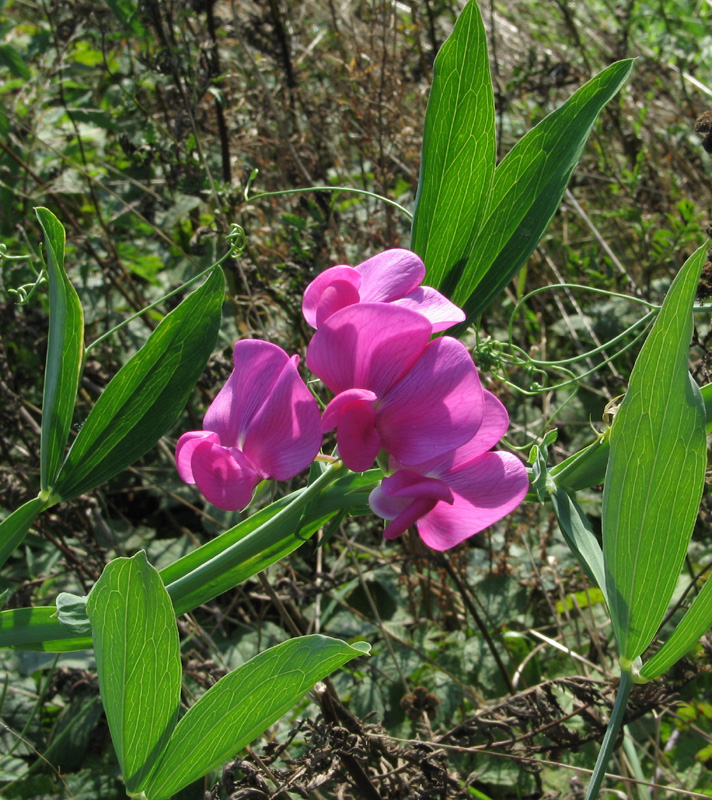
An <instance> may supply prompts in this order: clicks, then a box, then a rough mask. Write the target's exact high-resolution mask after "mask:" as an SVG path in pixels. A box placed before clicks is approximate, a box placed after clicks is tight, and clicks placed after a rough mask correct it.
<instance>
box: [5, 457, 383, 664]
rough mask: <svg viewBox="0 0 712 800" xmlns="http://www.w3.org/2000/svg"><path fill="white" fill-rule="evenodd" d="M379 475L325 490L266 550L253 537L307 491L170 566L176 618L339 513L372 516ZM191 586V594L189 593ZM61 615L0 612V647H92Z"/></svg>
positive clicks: (43, 610) (41, 610)
mask: <svg viewBox="0 0 712 800" xmlns="http://www.w3.org/2000/svg"><path fill="white" fill-rule="evenodd" d="M378 476H380V470H371V471H369V472H365V473H362V474H354V473H348V474H346V475H344V476H343V477H341V478H339V479H338V480H336V481H335V482H334V483H333V484H331V485H329V486H327V487H326V489H325V490H324V491H323V492H322V493H321V494H320V495H319V499H318V502H314V503H313V504H311V505H310V506H308V507H307V508H306V509H305V510H304V517H303V518H302V517H300V515H299V514H297V515H296V516H295V517H294V518H293V517H290V520H291V522H292V523H293V524H292V525H291V526H289V525H284V526H282V525H280V526H279V531H277V532H273V534H272V535H273V536H274V538H273V541H272V542H271V544H269V546H266V544H265V538H264V536H262V537H250V534H251V533H253V531H255V530H256V529H257V528H258V527H260V526H261V525H264V524H265V523H266V522H267V521H268V520H269V519H271V518H272V517H273V516H274V515H275V514H277V513H278V512H279V511H281V510H282V509H284V508H285V507H286V506H287V505H288V504H289V502H291V501H292V500H294V499H295V498H296V497H298V496H299V495H300V494H301V493H302V492H303V491H304V490H303V489H300V490H298V491H297V492H293V493H292V494H290V495H288V496H287V497H284V498H281V499H280V500H277V501H276V502H274V503H272V504H270V505H269V506H267V507H266V508H263V509H260V510H259V511H257V512H256V513H255V514H253V515H252V516H250V517H248V518H247V519H245V520H243V521H242V522H240V523H238V524H237V525H235V526H234V527H233V528H231V529H230V530H228V531H225V533H223V534H221V535H220V536H218V537H217V538H216V539H212V540H211V541H209V542H207V543H206V544H204V545H203V546H202V547H199V548H198V549H197V550H194V551H193V552H191V553H188V554H187V555H186V556H184V557H183V558H180V559H178V560H177V561H175V562H174V563H173V564H170V565H169V566H168V567H166V568H165V569H163V570H162V571H161V573H160V576H161V579H162V581H163V582H164V584H166V585H167V586H168V589H169V592H172V593H173V594H174V597H173V598H172V599H173V604H174V613H175V614H181V613H185V612H187V611H191V610H192V609H193V608H195V607H196V606H198V605H200V604H202V603H205V602H208V600H210V599H212V598H213V597H215V596H217V595H218V594H221V593H222V592H225V591H227V590H228V589H231V588H233V587H234V586H237V585H238V584H239V583H241V582H242V581H245V580H247V579H248V578H251V577H252V576H253V575H255V574H257V573H258V572H261V571H262V570H263V569H266V568H267V567H268V566H270V564H273V563H275V561H277V560H278V559H280V558H282V557H283V556H284V555H285V554H288V553H291V552H292V551H293V550H296V548H297V547H300V546H301V545H302V544H304V542H305V541H306V540H307V539H308V537H309V536H311V535H312V534H314V532H315V531H317V530H318V529H319V528H320V527H322V526H323V525H324V524H325V523H326V522H327V520H328V519H330V518H331V517H332V516H333V515H334V514H335V513H337V512H338V511H339V510H340V509H343V508H346V509H348V511H349V513H350V514H352V515H359V514H367V513H369V506H368V495H369V493H370V491H371V489H372V488H373V485H374V482H375V481H376V480H378ZM280 537H281V538H280ZM238 542H244V545H243V547H242V548H239V549H238V550H237V553H236V555H235V563H234V564H233V565H232V566H230V565H225V564H224V563H221V566H220V569H216V571H215V573H214V575H213V576H212V579H211V580H207V579H205V576H204V574H203V576H201V580H199V581H196V582H195V585H193V586H191V583H190V582H188V583H186V581H182V579H184V578H186V576H188V575H189V574H190V573H191V572H192V571H193V570H198V569H199V568H200V567H201V566H203V565H204V564H206V563H207V562H209V561H210V560H211V559H215V558H217V557H219V555H220V554H221V553H223V552H224V551H225V550H226V549H227V548H228V547H231V546H233V545H235V544H236V543H238ZM181 581H182V583H181ZM170 584H173V586H172V587H171V586H170ZM186 585H187V586H188V590H187V591H184V589H185V587H186ZM56 613H57V612H56V609H55V608H50V607H38V608H24V609H13V610H12V611H0V647H17V648H23V649H30V650H45V651H48V652H57V653H64V652H69V651H72V650H84V649H86V648H89V647H91V640H90V639H87V638H86V637H80V636H76V634H73V633H72V631H71V630H69V629H68V628H66V627H65V626H63V625H62V624H61V623H60V621H59V620H58V619H56V618H55V617H56ZM18 615H19V616H18ZM30 623H31V624H30Z"/></svg>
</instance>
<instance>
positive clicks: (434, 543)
mask: <svg viewBox="0 0 712 800" xmlns="http://www.w3.org/2000/svg"><path fill="white" fill-rule="evenodd" d="M448 484H449V486H450V488H451V489H452V491H453V494H454V495H455V502H454V503H453V504H452V505H448V504H446V503H438V504H437V505H436V506H435V507H434V508H433V510H432V511H430V512H429V513H428V514H426V515H425V516H424V517H422V518H421V520H420V521H419V522H418V533H419V534H420V537H421V539H422V540H423V541H424V542H425V544H427V545H428V547H432V548H433V550H448V549H449V548H450V547H454V546H455V545H457V544H459V543H460V542H462V541H464V540H465V539H467V538H468V537H470V536H473V535H474V534H476V533H479V532H480V531H482V530H484V529H485V528H487V527H489V526H490V525H492V524H493V523H495V522H497V521H498V520H500V519H502V517H504V516H506V515H507V514H509V513H510V511H513V510H514V509H515V508H516V507H517V506H518V505H519V504H520V503H521V502H522V500H523V499H524V495H526V493H527V491H528V489H529V479H528V477H527V471H526V468H525V467H524V464H522V462H521V461H520V460H519V459H518V458H517V457H516V456H515V455H513V454H512V453H502V452H495V453H485V454H484V455H482V456H481V457H480V458H478V459H476V460H475V461H473V462H471V463H470V464H469V465H468V466H467V467H465V468H464V469H462V470H460V471H459V472H458V473H457V474H456V475H451V476H450V477H449V478H448Z"/></svg>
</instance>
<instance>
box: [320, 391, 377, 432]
mask: <svg viewBox="0 0 712 800" xmlns="http://www.w3.org/2000/svg"><path fill="white" fill-rule="evenodd" d="M376 399H377V395H376V394H375V393H374V392H371V391H369V390H368V389H348V390H347V391H345V392H341V394H337V395H336V397H335V398H334V399H333V400H332V401H331V402H330V403H329V405H328V406H327V407H326V408H325V409H324V414H323V415H322V418H321V432H322V433H327V432H328V431H332V430H333V429H334V428H335V427H336V426H337V425H338V424H339V420H340V419H341V412H342V411H343V410H344V408H345V407H346V406H347V405H349V403H353V402H355V401H356V400H365V401H367V402H369V403H372V402H373V401H374V400H376Z"/></svg>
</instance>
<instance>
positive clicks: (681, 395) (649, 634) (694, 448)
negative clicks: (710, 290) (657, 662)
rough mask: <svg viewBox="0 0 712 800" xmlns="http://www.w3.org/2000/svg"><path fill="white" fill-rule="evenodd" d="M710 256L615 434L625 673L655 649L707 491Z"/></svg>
mask: <svg viewBox="0 0 712 800" xmlns="http://www.w3.org/2000/svg"><path fill="white" fill-rule="evenodd" d="M706 249H707V248H706V247H701V248H700V249H699V250H697V252H696V253H695V254H694V255H693V256H691V257H690V258H689V259H688V260H687V262H686V263H685V265H684V266H683V267H682V269H681V270H680V272H679V274H678V275H677V277H676V278H675V280H674V282H673V284H672V286H671V287H670V290H669V291H668V294H667V297H666V298H665V302H664V303H663V307H662V309H661V311H660V314H659V315H658V318H657V319H656V321H655V325H654V327H653V329H652V331H651V332H650V334H649V336H648V338H647V340H646V341H645V344H644V345H643V348H642V350H641V352H640V354H639V356H638V359H637V361H636V363H635V366H634V368H633V371H632V373H631V376H630V381H629V384H628V391H627V393H626V396H625V399H624V400H623V403H622V404H621V406H620V408H619V410H618V412H617V413H616V416H615V418H614V421H613V425H612V427H611V434H610V456H609V459H608V469H607V471H606V481H605V487H604V492H603V516H602V523H603V554H604V563H605V569H606V593H607V596H608V603H609V608H610V612H611V618H612V620H613V626H614V631H615V635H616V640H617V642H618V650H619V657H620V660H621V664H622V665H623V667H624V668H627V667H628V666H629V665H630V664H632V662H633V661H634V659H635V658H636V657H637V656H639V655H641V653H642V652H643V651H644V650H645V648H646V647H647V646H648V645H649V644H650V642H651V640H652V638H653V636H654V635H655V633H656V631H657V629H658V626H659V625H660V623H661V621H662V619H663V616H664V615H665V612H666V611H667V608H668V604H669V602H670V599H671V597H672V593H673V591H674V588H675V584H676V582H677V579H678V576H679V574H680V570H681V568H682V563H683V560H684V558H685V554H686V552H687V546H688V544H689V541H690V537H691V535H692V529H693V526H694V523H695V519H696V517H697V510H698V507H699V503H700V499H701V497H702V490H703V488H704V478H705V468H706V464H707V450H706V437H705V406H704V402H703V400H702V397H701V395H700V390H699V389H698V387H697V385H696V384H695V383H694V381H693V380H692V378H691V377H690V375H689V372H688V349H689V344H690V338H691V336H692V305H693V302H694V298H695V292H696V289H697V283H698V280H699V276H700V271H701V269H702V265H703V264H704V261H705V255H706Z"/></svg>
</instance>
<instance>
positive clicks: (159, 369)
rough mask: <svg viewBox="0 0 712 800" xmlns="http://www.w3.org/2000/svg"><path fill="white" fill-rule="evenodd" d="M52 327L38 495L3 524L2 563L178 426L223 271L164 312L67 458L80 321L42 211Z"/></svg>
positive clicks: (54, 232) (205, 354) (53, 230)
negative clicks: (46, 514)
mask: <svg viewBox="0 0 712 800" xmlns="http://www.w3.org/2000/svg"><path fill="white" fill-rule="evenodd" d="M36 213H37V218H38V219H39V222H40V225H41V226H42V229H43V231H44V238H45V260H46V266H47V273H48V278H49V301H50V322H49V324H50V330H49V341H48V349H47V366H46V369H45V383H44V399H43V404H42V432H41V444H40V494H39V496H38V498H36V499H34V500H30V501H29V502H28V503H26V504H25V505H24V506H21V507H20V508H19V509H17V510H16V511H15V512H13V514H11V515H10V516H9V517H8V518H7V519H5V520H3V522H2V523H0V566H1V565H2V564H3V563H4V562H5V561H6V560H7V558H8V557H9V556H10V554H11V553H12V552H13V550H14V549H15V548H16V547H18V546H19V544H20V543H21V542H22V540H23V539H24V538H25V536H26V535H27V532H28V530H29V529H30V526H31V525H32V523H33V522H34V521H35V519H36V518H37V516H38V515H39V514H40V513H41V512H42V511H43V510H44V509H45V508H48V507H49V506H51V505H53V504H54V503H57V502H59V501H61V500H70V499H72V498H73V497H77V496H78V495H80V494H82V493H84V492H87V491H89V490H91V489H93V488H95V487H96V486H99V485H100V484H101V483H103V482H104V481H106V480H109V479H110V478H112V477H113V476H114V475H116V474H118V473H119V472H121V471H122V470H123V469H125V468H126V467H127V466H129V465H130V464H132V463H133V462H134V461H136V459H138V458H140V457H141V456H142V455H144V453H146V452H147V451H148V450H150V449H151V448H152V447H153V446H154V445H155V443H156V442H157V441H158V440H159V439H160V437H161V436H163V435H164V434H165V433H166V432H167V431H168V430H169V429H170V427H171V426H172V425H173V424H174V423H175V421H176V420H177V419H178V416H179V415H180V413H181V411H182V410H183V408H184V407H185V404H186V402H187V400H188V396H189V394H190V392H191V391H192V388H193V386H194V384H195V382H196V381H197V380H198V378H199V376H200V374H201V372H202V371H203V369H204V367H205V364H206V363H207V360H208V358H209V357H210V354H211V352H212V351H213V348H214V347H215V343H216V341H217V336H218V331H219V327H220V315H221V308H222V301H223V297H224V282H223V276H222V271H221V270H220V269H219V268H217V267H216V268H215V269H213V271H212V272H211V273H210V275H209V277H208V279H207V280H206V281H205V283H204V284H203V285H202V286H201V287H200V288H199V289H197V290H196V291H195V292H193V293H192V294H190V295H189V296H188V297H187V298H186V299H185V300H184V301H183V302H182V303H181V304H180V305H179V306H178V307H177V308H175V309H174V310H173V311H171V312H170V313H169V314H168V315H167V316H165V317H164V318H163V319H162V320H161V322H160V323H159V325H158V326H157V328H156V330H155V331H154V332H153V333H152V334H151V336H150V337H149V339H148V341H147V342H146V344H145V345H144V346H143V347H142V348H141V350H139V352H138V353H136V354H135V355H134V356H133V358H131V359H130V360H129V361H128V363H127V364H125V365H124V366H123V367H122V368H121V369H120V370H119V372H118V373H117V374H116V375H115V376H114V378H113V379H112V380H111V381H110V382H109V385H108V386H107V387H106V389H105V390H104V392H103V394H102V395H101V396H100V397H99V399H98V400H97V402H96V404H95V405H94V407H93V408H92V410H91V412H90V413H89V416H88V417H87V419H86V421H85V422H84V425H83V426H82V428H81V430H80V431H79V433H78V434H77V437H76V439H75V441H74V443H73V444H72V447H71V449H70V451H69V453H68V454H67V456H66V458H65V457H64V452H65V447H66V444H67V439H68V436H69V431H70V428H71V424H72V416H73V413H74V404H75V401H76V396H77V388H78V385H79V378H80V375H81V369H82V365H83V357H84V345H83V339H84V318H83V314H82V309H81V305H80V302H79V297H78V296H77V293H76V291H75V289H74V287H73V286H72V284H71V283H70V281H69V278H68V277H67V273H66V271H65V268H64V245H65V232H64V228H63V227H62V224H61V223H60V222H59V220H58V219H57V218H56V217H55V216H54V214H52V213H51V212H50V211H48V210H47V209H46V208H38V209H36Z"/></svg>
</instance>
